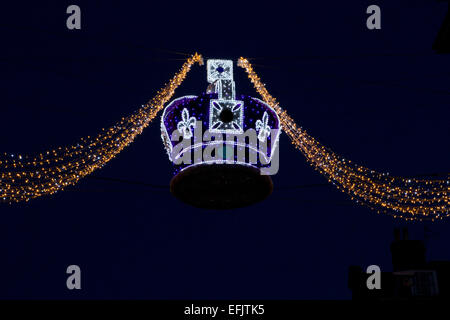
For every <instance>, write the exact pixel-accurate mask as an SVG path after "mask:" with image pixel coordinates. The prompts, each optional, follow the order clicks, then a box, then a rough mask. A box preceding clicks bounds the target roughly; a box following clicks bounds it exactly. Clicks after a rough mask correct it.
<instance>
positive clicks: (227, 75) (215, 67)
mask: <svg viewBox="0 0 450 320" xmlns="http://www.w3.org/2000/svg"><path fill="white" fill-rule="evenodd" d="M206 67H207V72H208V82H209V83H213V82H214V81H216V80H233V61H232V60H219V59H218V60H208V61H207V63H206Z"/></svg>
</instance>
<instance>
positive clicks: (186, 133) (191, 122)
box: [177, 108, 196, 139]
mask: <svg viewBox="0 0 450 320" xmlns="http://www.w3.org/2000/svg"><path fill="white" fill-rule="evenodd" d="M181 117H182V119H183V120H181V121H180V122H178V125H177V129H178V131H179V132H180V133H182V134H183V138H185V139H189V138H191V137H192V131H191V127H192V128H195V126H196V119H195V117H190V118H189V111H188V109H186V108H184V109H183V111H182V112H181Z"/></svg>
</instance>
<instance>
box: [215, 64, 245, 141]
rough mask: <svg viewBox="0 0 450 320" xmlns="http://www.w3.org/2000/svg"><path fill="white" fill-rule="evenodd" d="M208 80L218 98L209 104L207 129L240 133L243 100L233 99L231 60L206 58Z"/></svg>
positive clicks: (234, 93) (242, 120)
mask: <svg viewBox="0 0 450 320" xmlns="http://www.w3.org/2000/svg"><path fill="white" fill-rule="evenodd" d="M207 73H208V76H207V78H208V82H209V83H211V84H212V85H213V86H214V92H216V93H217V95H218V99H211V101H210V105H209V130H210V131H211V132H222V133H242V132H243V128H244V125H243V122H244V117H243V113H244V102H243V101H241V100H235V98H236V89H235V84H234V80H233V61H232V60H218V59H214V60H208V61H207Z"/></svg>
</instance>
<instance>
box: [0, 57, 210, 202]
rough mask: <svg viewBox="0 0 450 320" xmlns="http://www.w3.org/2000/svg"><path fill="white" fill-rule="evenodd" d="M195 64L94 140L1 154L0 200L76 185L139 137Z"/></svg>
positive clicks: (199, 60) (191, 60) (197, 60)
mask: <svg viewBox="0 0 450 320" xmlns="http://www.w3.org/2000/svg"><path fill="white" fill-rule="evenodd" d="M195 63H200V64H203V59H202V57H201V55H199V54H197V53H196V54H194V55H193V56H191V57H189V58H188V59H187V61H186V62H185V63H184V64H183V66H182V68H181V70H180V71H179V72H178V73H176V74H175V76H174V77H173V78H172V79H171V80H170V81H169V83H168V84H167V85H166V86H165V87H164V88H162V89H161V90H160V91H158V92H157V94H156V96H155V97H153V99H151V100H150V101H149V102H148V103H147V104H145V105H143V106H142V107H141V108H140V109H139V110H137V111H136V112H135V113H133V114H132V115H130V116H128V117H124V118H122V119H121V120H120V121H119V122H118V123H116V124H115V125H114V126H112V127H110V128H109V129H102V132H101V133H100V134H99V135H97V136H96V137H90V136H88V137H87V138H82V139H81V140H80V141H79V142H78V143H77V144H75V145H72V146H69V147H65V148H62V147H60V148H57V149H55V150H51V151H47V152H44V153H40V154H38V155H37V156H28V155H25V156H22V155H14V154H4V155H0V200H3V201H6V202H19V201H28V200H30V199H33V198H36V197H39V196H42V195H48V194H53V193H55V192H57V191H59V190H62V189H63V188H64V187H66V186H69V185H73V184H75V183H77V182H78V181H79V180H80V179H81V178H83V177H85V176H86V175H88V174H90V173H91V172H93V171H94V170H96V169H98V168H101V167H103V166H104V165H105V164H106V163H107V162H108V161H110V160H111V159H112V158H114V157H115V156H116V155H117V154H118V153H119V152H121V151H122V150H123V149H124V148H125V147H126V146H128V145H129V144H130V143H131V142H133V140H134V139H135V138H136V136H137V135H139V134H140V133H141V132H142V130H143V129H144V128H145V127H147V126H148V124H149V123H150V122H151V121H152V120H153V119H154V118H155V116H156V115H157V113H158V112H159V111H161V110H162V109H163V108H164V104H165V103H167V102H168V101H169V100H170V99H171V98H172V96H173V94H174V92H175V89H176V88H177V87H178V86H179V85H180V84H181V83H182V82H183V80H184V79H185V78H186V75H187V73H188V72H189V71H190V69H191V67H192V66H193V65H194V64H195Z"/></svg>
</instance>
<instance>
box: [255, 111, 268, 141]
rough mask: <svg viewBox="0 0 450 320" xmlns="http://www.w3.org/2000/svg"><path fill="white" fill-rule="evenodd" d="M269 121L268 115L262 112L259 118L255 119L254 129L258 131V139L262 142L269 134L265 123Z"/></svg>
mask: <svg viewBox="0 0 450 320" xmlns="http://www.w3.org/2000/svg"><path fill="white" fill-rule="evenodd" d="M268 122H269V115H268V114H267V112H264V115H263V117H262V121H261V120H256V131H257V132H258V139H259V141H261V142H263V141H264V140H266V138H267V137H268V136H270V127H269V125H268V124H267V123H268Z"/></svg>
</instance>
